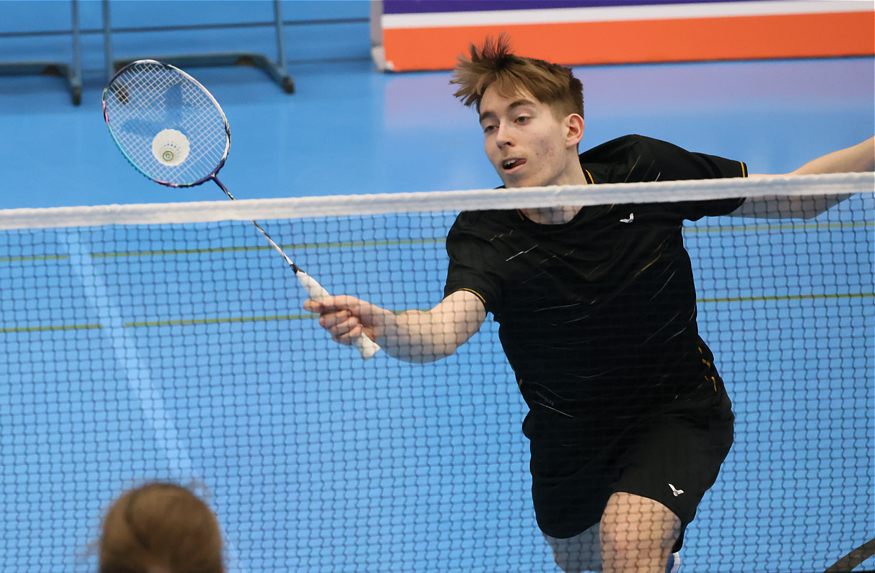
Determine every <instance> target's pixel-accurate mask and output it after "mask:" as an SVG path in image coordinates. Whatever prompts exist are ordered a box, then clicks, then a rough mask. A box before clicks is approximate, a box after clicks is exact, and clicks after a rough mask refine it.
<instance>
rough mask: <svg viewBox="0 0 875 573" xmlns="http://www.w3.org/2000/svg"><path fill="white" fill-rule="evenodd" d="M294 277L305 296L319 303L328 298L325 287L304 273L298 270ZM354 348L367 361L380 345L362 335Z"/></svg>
mask: <svg viewBox="0 0 875 573" xmlns="http://www.w3.org/2000/svg"><path fill="white" fill-rule="evenodd" d="M295 276H296V277H298V282H299V283H301V286H302V287H304V289H305V290H306V291H307V295H308V296H309V297H310V298H311V299H313V300H315V301H317V302H318V301H319V300H321V299H323V298H325V297H327V296H329V294H328V291H327V290H325V287H323V286H322V285H320V284H319V283H318V282H317V281H316V279H314V278H313V277H311V276H310V275H308V274H307V273H305V272H304V271H301V270H299V271H298V272H296V273H295ZM354 345H355V347H356V348H357V349H358V351H359V353H360V354H361V355H362V358H365V359H368V358H370V357H371V356H373V355H374V354H376V353H377V352H379V351H380V345H379V344H377V343H376V342H374V341H373V340H371V339H370V338H368V337H367V335H365V334H362V335H360V336H359V337H358V338H356V339H355V343H354Z"/></svg>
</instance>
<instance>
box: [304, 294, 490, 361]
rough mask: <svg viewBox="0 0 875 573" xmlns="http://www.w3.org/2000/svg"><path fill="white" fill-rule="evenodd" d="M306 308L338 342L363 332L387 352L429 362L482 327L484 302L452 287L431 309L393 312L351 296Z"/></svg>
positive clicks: (310, 303) (313, 302) (309, 303)
mask: <svg viewBox="0 0 875 573" xmlns="http://www.w3.org/2000/svg"><path fill="white" fill-rule="evenodd" d="M304 308H305V309H306V310H309V311H311V312H316V313H318V314H319V315H320V318H319V324H320V325H322V327H323V328H324V329H325V330H327V331H328V332H329V333H331V337H332V338H333V339H334V340H335V341H336V342H339V343H341V344H352V343H353V342H354V341H355V339H356V338H357V337H358V336H360V335H361V333H362V332H364V333H365V334H367V335H368V337H370V338H371V339H372V340H374V341H375V342H377V343H378V344H380V346H382V347H383V349H384V350H385V351H386V352H387V353H388V354H389V355H391V356H393V357H395V358H398V359H399V360H404V361H406V362H432V361H434V360H439V359H441V358H445V357H447V356H449V355H451V354H452V353H453V352H455V351H456V349H457V348H458V347H459V346H461V345H462V344H464V343H465V342H466V341H467V340H468V339H469V338H471V336H472V335H473V334H474V333H475V332H477V331H478V330H479V329H480V325H482V324H483V321H484V320H485V319H486V309H485V308H484V306H483V302H482V301H481V300H480V298H479V297H477V296H476V295H475V294H473V293H471V292H469V291H464V290H460V291H456V292H454V293H452V294H450V295H449V296H447V297H446V298H444V299H443V300H442V301H441V302H440V303H438V304H437V306H435V307H434V308H432V309H430V310H425V311H421V310H407V311H404V312H401V313H397V314H396V313H393V312H391V311H389V310H386V309H384V308H381V307H379V306H377V305H374V304H371V303H368V302H366V301H363V300H361V299H358V298H355V297H351V296H331V297H326V298H323V299H320V300H318V301H316V300H308V301H306V302H305V303H304Z"/></svg>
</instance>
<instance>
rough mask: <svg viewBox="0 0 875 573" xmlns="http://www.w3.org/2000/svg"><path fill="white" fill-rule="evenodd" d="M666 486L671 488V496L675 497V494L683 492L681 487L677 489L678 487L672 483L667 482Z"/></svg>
mask: <svg viewBox="0 0 875 573" xmlns="http://www.w3.org/2000/svg"><path fill="white" fill-rule="evenodd" d="M668 487H670V488H671V494H672V495H673V496H675V497H677V496H679V495H680V494H682V493H684V490H682V489H678V488H676V487H675V486H673V485H671V484H668Z"/></svg>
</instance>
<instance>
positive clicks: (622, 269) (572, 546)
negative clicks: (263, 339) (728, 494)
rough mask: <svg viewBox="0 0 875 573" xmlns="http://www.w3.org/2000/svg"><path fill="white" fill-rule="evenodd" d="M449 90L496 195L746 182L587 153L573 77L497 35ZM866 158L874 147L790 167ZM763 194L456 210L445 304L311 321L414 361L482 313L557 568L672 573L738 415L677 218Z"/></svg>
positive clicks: (724, 166) (361, 308)
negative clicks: (472, 113) (470, 119)
mask: <svg viewBox="0 0 875 573" xmlns="http://www.w3.org/2000/svg"><path fill="white" fill-rule="evenodd" d="M452 83H453V84H456V85H457V86H458V91H457V92H456V96H457V97H459V98H460V99H461V100H462V102H463V103H464V104H465V105H468V106H474V108H475V109H476V110H477V112H478V114H479V119H480V127H481V129H482V132H483V141H484V147H485V150H486V155H487V157H488V158H489V161H490V162H491V163H492V165H493V166H494V168H495V170H496V172H497V173H498V175H499V177H500V178H501V180H502V182H503V183H504V186H505V187H530V186H545V185H586V184H593V183H615V182H626V181H630V182H632V181H668V180H681V179H711V178H724V177H746V176H748V173H747V167H746V165H745V164H744V163H742V162H740V161H735V160H731V159H726V158H722V157H716V156H713V155H706V154H702V153H692V152H689V151H686V150H684V149H681V148H680V147H677V146H675V145H672V144H669V143H666V142H663V141H658V140H655V139H650V138H647V137H643V136H636V135H633V136H626V137H621V138H619V139H616V140H613V141H610V142H607V143H604V144H602V145H599V146H597V147H594V148H592V149H589V150H588V151H586V152H584V153H583V154H581V155H578V145H579V143H580V141H581V138H582V137H583V133H584V118H583V93H582V85H581V82H580V81H579V80H578V79H576V78H575V77H574V76H573V75H572V73H571V70H569V69H567V68H564V67H562V66H559V65H555V64H551V63H548V62H544V61H540V60H534V59H529V58H524V57H518V56H515V55H513V54H512V53H511V52H510V50H509V47H508V44H507V42H506V40H505V39H504V38H501V39H499V40H498V41H487V42H486V43H485V44H484V46H483V47H482V48H477V47H474V46H472V47H471V53H470V57H469V58H466V59H462V60H460V63H459V65H458V66H457V68H456V69H455V73H454V76H453V79H452ZM873 163H875V160H873V141H872V140H868V141H866V142H863V143H861V144H859V145H856V146H854V147H851V148H847V149H844V150H841V151H838V152H836V153H833V154H830V155H827V156H824V157H822V158H819V159H817V160H815V161H813V162H811V163H808V164H806V165H805V166H803V167H802V168H800V169H798V170H797V171H796V172H795V173H826V172H841V171H869V170H872V169H873ZM765 201H767V200H754V201H748V202H744V201H743V200H740V199H730V200H718V201H705V202H701V201H700V202H681V203H664V204H630V205H605V206H597V207H585V208H579V207H561V208H550V209H524V210H509V211H479V212H463V213H461V214H460V215H459V216H458V218H457V220H456V222H455V224H454V225H453V227H452V228H451V229H450V231H449V234H448V237H447V252H448V254H449V270H448V272H447V279H446V285H445V297H444V299H443V300H442V301H441V302H440V303H439V304H438V305H437V306H435V307H434V308H432V309H431V310H429V311H416V310H410V311H406V312H402V313H393V312H390V311H388V310H386V309H383V308H380V307H377V306H375V305H372V304H369V303H367V302H365V301H362V300H360V299H356V298H353V297H349V296H335V297H330V298H326V299H323V300H321V301H319V302H316V301H312V300H311V301H307V302H306V303H305V308H306V309H308V310H310V311H314V312H317V313H319V314H320V315H321V317H320V324H321V325H322V326H323V327H324V328H325V329H327V330H328V331H329V332H330V333H331V335H332V337H333V338H334V339H335V340H336V341H338V342H340V343H344V344H350V343H352V341H354V339H355V338H356V337H357V336H359V335H360V334H361V333H362V332H365V333H367V334H368V336H370V337H372V338H373V339H374V340H375V341H377V342H378V343H379V344H381V345H382V346H383V348H384V349H385V350H386V351H387V352H388V353H389V354H391V355H393V356H395V357H397V358H399V359H402V360H407V361H413V362H424V361H432V360H436V359H439V358H442V357H445V356H448V355H450V354H452V353H453V352H454V351H455V350H456V349H457V348H458V347H459V346H460V345H461V344H463V343H464V342H465V341H466V340H467V339H468V338H469V337H470V336H472V335H473V334H474V333H475V332H476V331H477V330H478V329H479V327H480V325H481V324H482V323H483V321H484V319H485V317H486V314H487V312H491V313H492V314H493V316H494V318H495V320H496V321H497V322H498V323H499V324H500V338H501V343H502V346H503V348H504V351H505V353H506V355H507V358H508V361H509V362H510V365H511V367H512V369H513V371H514V373H515V375H516V382H517V384H518V385H519V389H520V391H521V393H522V395H523V397H524V398H525V401H526V402H527V404H528V406H529V413H528V415H527V416H526V419H525V421H524V423H523V432H524V433H525V435H526V436H527V437H528V438H529V439H530V442H531V472H532V498H533V502H534V508H535V514H536V517H537V521H538V525H539V527H540V528H541V530H542V531H543V534H544V537H545V539H546V540H547V541H548V542H549V543H550V545H551V547H552V549H553V554H554V557H555V560H556V562H557V564H558V565H559V566H560V568H562V569H563V570H564V571H566V572H572V571H573V572H578V571H589V570H594V571H606V572H608V573H617V572H626V571H635V572H660V573H661V572H662V571H667V570H668V571H673V570H676V569H677V567H678V565H679V556H678V555H677V554H676V552H677V551H678V550H679V549H680V547H681V545H682V543H683V537H684V530H685V528H686V527H687V526H688V525H689V523H690V522H691V521H692V520H693V518H694V516H695V514H696V508H697V506H698V505H699V502H700V501H701V499H702V497H703V495H704V494H705V492H706V491H707V490H708V489H709V488H710V487H711V486H712V484H714V482H715V480H716V478H717V474H718V471H719V469H720V466H721V463H722V462H723V460H724V458H725V457H726V455H727V453H728V452H729V449H730V447H731V445H732V440H733V414H732V410H731V402H730V399H729V397H728V396H727V393H726V390H725V388H724V386H723V381H722V380H721V378H720V374H719V372H718V370H717V367H716V365H715V361H714V357H713V356H712V353H711V351H710V350H709V348H708V346H707V345H706V343H705V341H703V340H702V339H701V338H700V336H699V333H698V329H697V324H696V304H695V289H694V285H693V274H692V269H691V263H690V259H689V256H688V255H687V252H686V250H685V249H684V246H683V241H682V236H681V227H682V222H683V221H684V220H696V219H699V218H701V217H705V216H717V215H728V214H731V213H736V214H748V215H749V214H762V213H772V214H775V213H776V211H775V210H774V209H772V210H771V211H770V210H769V208H768V207H769V206H768V205H767V204H766V203H764V202H765ZM780 207H781V208H782V209H783V210H782V211H781V212H780V213H781V214H784V215H787V216H799V215H814V214H816V211H815V212H812V211H811V210H809V211H808V212H805V211H803V209H804V207H805V206H804V205H789V206H788V205H783V206H780ZM825 207H828V205H826V204H823V205H820V206H817V208H818V209H822V208H825Z"/></svg>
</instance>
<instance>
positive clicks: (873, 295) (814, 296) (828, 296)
mask: <svg viewBox="0 0 875 573" xmlns="http://www.w3.org/2000/svg"><path fill="white" fill-rule="evenodd" d="M841 298H875V293H872V292H861V293H845V294H793V295H784V296H739V297H727V298H700V299H698V300H696V302H697V303H703V304H705V303H721V302H772V301H782V300H827V299H841Z"/></svg>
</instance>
